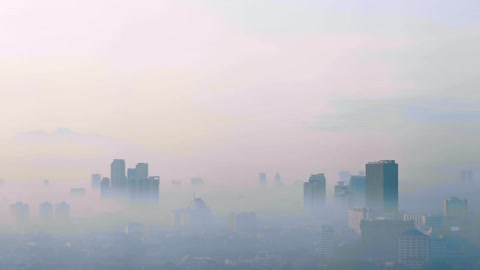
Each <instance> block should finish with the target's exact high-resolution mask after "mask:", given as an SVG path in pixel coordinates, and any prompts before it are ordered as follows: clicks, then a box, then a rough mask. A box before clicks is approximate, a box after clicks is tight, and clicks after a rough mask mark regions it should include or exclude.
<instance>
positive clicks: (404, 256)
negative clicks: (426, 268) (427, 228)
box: [398, 229, 430, 270]
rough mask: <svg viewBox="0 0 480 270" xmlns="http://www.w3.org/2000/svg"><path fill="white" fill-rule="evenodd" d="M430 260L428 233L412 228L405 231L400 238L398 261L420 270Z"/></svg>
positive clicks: (413, 269)
mask: <svg viewBox="0 0 480 270" xmlns="http://www.w3.org/2000/svg"><path fill="white" fill-rule="evenodd" d="M429 260H430V239H429V237H428V235H426V234H424V233H422V232H420V231H418V230H415V229H412V230H408V231H406V232H403V233H402V234H401V235H400V237H399V238H398V262H399V263H400V264H403V265H406V266H408V267H410V268H411V269H412V270H420V269H421V268H422V266H423V264H424V263H426V262H428V261H429Z"/></svg>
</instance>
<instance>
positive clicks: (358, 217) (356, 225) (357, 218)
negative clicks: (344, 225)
mask: <svg viewBox="0 0 480 270" xmlns="http://www.w3.org/2000/svg"><path fill="white" fill-rule="evenodd" d="M370 219H371V217H370V209H369V208H366V207H354V208H352V209H350V210H349V211H348V228H349V229H352V230H354V231H355V232H356V233H357V234H359V235H360V234H361V233H362V230H361V228H360V224H361V223H362V220H370Z"/></svg>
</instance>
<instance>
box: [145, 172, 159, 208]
mask: <svg viewBox="0 0 480 270" xmlns="http://www.w3.org/2000/svg"><path fill="white" fill-rule="evenodd" d="M148 182H149V185H150V187H149V200H150V201H152V202H158V200H159V199H160V177H159V176H150V177H149V178H148Z"/></svg>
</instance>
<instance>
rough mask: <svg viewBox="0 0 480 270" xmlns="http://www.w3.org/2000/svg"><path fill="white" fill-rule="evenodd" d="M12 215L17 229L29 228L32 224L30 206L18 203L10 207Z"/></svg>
mask: <svg viewBox="0 0 480 270" xmlns="http://www.w3.org/2000/svg"><path fill="white" fill-rule="evenodd" d="M10 214H11V215H12V216H13V218H14V220H15V224H16V225H17V228H22V227H24V226H27V225H28V224H29V222H30V207H29V206H28V204H25V203H22V202H17V203H15V204H12V205H10Z"/></svg>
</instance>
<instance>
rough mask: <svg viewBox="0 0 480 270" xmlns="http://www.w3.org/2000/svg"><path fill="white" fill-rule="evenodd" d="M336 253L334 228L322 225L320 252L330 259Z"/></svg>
mask: <svg viewBox="0 0 480 270" xmlns="http://www.w3.org/2000/svg"><path fill="white" fill-rule="evenodd" d="M334 251H335V231H334V229H333V227H332V226H329V225H322V231H321V239H320V252H321V253H322V254H323V255H325V256H328V257H332V256H333V255H334Z"/></svg>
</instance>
